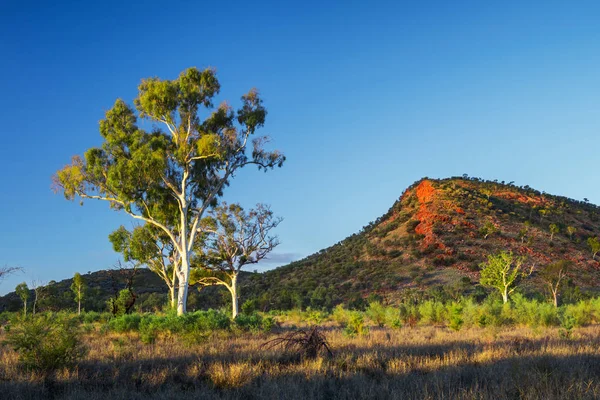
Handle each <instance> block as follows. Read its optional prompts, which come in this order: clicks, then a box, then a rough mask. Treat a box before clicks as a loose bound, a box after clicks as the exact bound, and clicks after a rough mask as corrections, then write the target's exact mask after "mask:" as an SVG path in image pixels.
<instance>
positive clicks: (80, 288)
mask: <svg viewBox="0 0 600 400" xmlns="http://www.w3.org/2000/svg"><path fill="white" fill-rule="evenodd" d="M85 288H86V283H85V279H83V276H81V274H80V273H79V272H75V275H73V283H71V291H72V292H73V294H74V295H75V301H76V302H77V314H78V315H80V314H81V300H83V296H84V293H85Z"/></svg>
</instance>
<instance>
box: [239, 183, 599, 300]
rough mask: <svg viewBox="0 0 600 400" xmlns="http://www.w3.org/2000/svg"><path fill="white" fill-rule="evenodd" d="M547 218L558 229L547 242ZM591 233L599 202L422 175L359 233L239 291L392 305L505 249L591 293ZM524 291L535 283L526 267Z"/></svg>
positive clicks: (474, 270)
mask: <svg viewBox="0 0 600 400" xmlns="http://www.w3.org/2000/svg"><path fill="white" fill-rule="evenodd" d="M551 224H556V226H557V227H558V229H559V232H558V233H556V234H555V235H553V236H554V237H553V238H552V240H551V232H550V225H551ZM494 231H496V232H494ZM486 234H488V235H487V237H486ZM599 235H600V208H599V207H598V206H596V205H593V204H590V203H587V202H582V201H577V200H573V199H569V198H566V197H561V196H553V195H550V194H547V193H542V192H539V191H537V190H535V189H532V188H530V187H528V186H525V187H517V186H515V185H513V184H512V183H509V184H505V183H504V182H500V183H499V182H496V181H493V182H491V181H483V180H481V179H477V178H459V177H456V178H449V179H428V178H424V179H421V180H420V181H418V182H415V183H414V184H413V185H411V186H410V187H409V188H408V189H406V191H405V192H404V193H403V194H402V196H401V197H400V198H399V199H398V200H397V201H396V202H395V203H394V205H393V206H392V207H391V208H390V209H389V211H388V212H387V213H386V214H385V215H383V216H381V217H380V218H378V219H377V220H376V221H374V222H372V223H371V224H369V225H368V226H365V227H364V228H363V229H362V230H361V231H360V232H359V233H356V234H354V235H352V236H350V237H348V238H346V239H344V240H342V241H341V242H339V243H337V244H335V245H333V246H331V247H329V248H327V249H324V250H321V251H319V252H318V253H315V254H313V255H311V256H309V257H306V258H305V259H303V260H300V261H296V262H293V263H291V264H289V265H287V266H283V267H280V268H277V269H275V270H272V271H269V272H266V273H264V274H262V275H260V276H256V277H253V279H252V283H251V284H250V285H249V287H248V288H247V289H245V290H246V293H247V294H248V291H250V292H251V295H252V296H255V297H256V298H262V302H263V303H264V304H272V305H275V306H277V307H279V306H288V305H291V304H295V303H298V302H300V301H301V300H300V299H301V298H303V299H304V305H310V304H313V305H315V306H319V305H320V304H323V303H325V304H331V303H333V304H335V303H338V302H345V303H348V302H353V301H360V300H361V299H364V298H365V297H367V296H369V295H371V296H372V295H373V294H377V295H379V296H382V297H384V298H385V299H387V300H389V301H395V300H398V299H400V298H402V297H403V296H405V295H406V294H407V293H414V292H415V291H423V290H431V289H440V287H441V288H445V289H446V290H453V291H457V290H458V291H460V290H467V291H468V290H472V288H473V285H474V284H475V283H477V282H478V279H479V264H480V263H482V262H483V261H485V259H486V257H487V255H489V254H493V253H496V252H499V251H501V250H511V251H513V252H514V253H516V254H519V255H524V256H526V257H527V259H528V264H529V265H535V266H538V267H539V266H541V265H545V264H547V263H550V262H553V261H557V260H562V259H567V260H571V261H573V262H574V268H573V270H572V271H571V272H570V273H569V278H570V281H569V283H570V286H571V288H573V287H574V286H579V287H580V288H581V289H582V290H584V291H596V290H598V289H599V284H600V263H599V262H598V261H594V260H592V256H591V252H590V250H589V248H588V245H587V243H586V241H587V239H588V237H590V236H599ZM598 258H599V259H600V257H598ZM526 288H528V289H529V290H530V291H542V290H543V289H544V288H543V287H542V285H541V283H540V281H539V279H538V278H537V277H536V274H535V273H534V274H533V275H532V277H531V278H530V279H528V283H527V285H526ZM311 299H312V303H311Z"/></svg>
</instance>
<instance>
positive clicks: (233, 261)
mask: <svg viewBox="0 0 600 400" xmlns="http://www.w3.org/2000/svg"><path fill="white" fill-rule="evenodd" d="M280 222H281V218H277V217H275V216H274V215H273V212H272V211H271V209H270V208H269V207H267V206H265V205H262V204H259V205H257V207H256V208H255V209H252V210H250V211H248V212H246V211H245V210H244V209H243V208H242V207H241V206H240V205H239V204H231V205H227V204H223V205H221V206H219V207H217V208H216V209H215V210H214V212H213V213H212V216H211V217H210V218H207V219H205V220H204V221H203V224H204V225H205V228H204V232H206V233H207V235H208V237H207V239H206V246H205V254H204V255H203V256H201V257H199V264H200V266H199V268H197V269H194V271H193V275H194V276H193V280H194V283H196V284H198V285H201V286H212V285H223V286H225V287H226V288H227V290H229V293H230V294H231V303H232V317H233V318H235V317H236V316H237V315H238V312H239V307H238V302H239V296H240V293H239V289H238V278H239V274H240V271H241V270H242V268H244V267H245V266H247V265H249V264H256V263H258V262H259V261H260V260H263V259H264V258H265V257H266V256H267V255H268V254H269V253H270V252H271V251H272V250H273V249H274V248H275V247H276V246H277V245H278V244H279V241H278V240H277V237H275V236H270V232H271V230H273V229H274V228H276V227H277V225H279V223H280Z"/></svg>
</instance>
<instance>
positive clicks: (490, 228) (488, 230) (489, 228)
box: [479, 221, 499, 239]
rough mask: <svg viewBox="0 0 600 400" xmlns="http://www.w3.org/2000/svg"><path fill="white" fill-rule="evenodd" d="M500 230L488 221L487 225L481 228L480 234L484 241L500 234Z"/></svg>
mask: <svg viewBox="0 0 600 400" xmlns="http://www.w3.org/2000/svg"><path fill="white" fill-rule="evenodd" d="M498 230H499V229H498V228H497V227H496V225H494V223H493V222H491V221H486V222H485V224H484V225H483V226H482V227H481V229H480V230H479V232H480V233H481V234H482V235H483V238H484V239H487V238H488V236H490V235H491V234H493V233H496V232H498Z"/></svg>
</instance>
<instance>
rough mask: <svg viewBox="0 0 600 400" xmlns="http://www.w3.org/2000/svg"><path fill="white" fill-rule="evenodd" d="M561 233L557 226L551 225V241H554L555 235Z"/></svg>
mask: <svg viewBox="0 0 600 400" xmlns="http://www.w3.org/2000/svg"><path fill="white" fill-rule="evenodd" d="M558 232H560V228H559V227H558V225H557V224H550V241H552V240H553V239H554V235H556V234H557V233H558Z"/></svg>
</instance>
